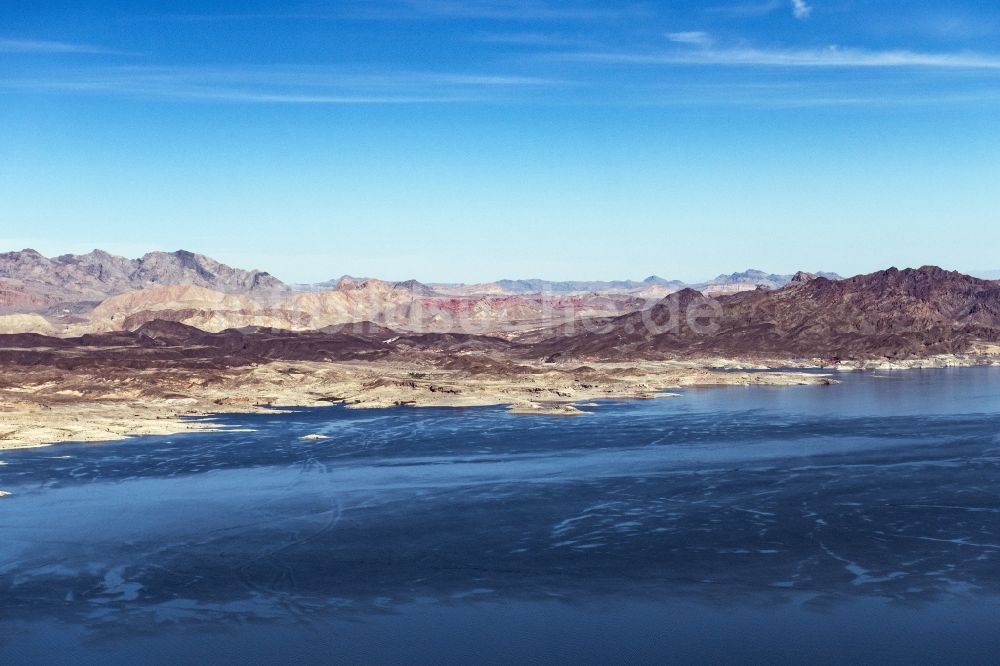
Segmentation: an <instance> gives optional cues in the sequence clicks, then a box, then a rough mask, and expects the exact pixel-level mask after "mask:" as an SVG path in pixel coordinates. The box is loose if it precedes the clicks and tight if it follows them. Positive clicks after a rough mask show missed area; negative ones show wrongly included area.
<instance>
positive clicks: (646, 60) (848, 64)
mask: <svg viewBox="0 0 1000 666" xmlns="http://www.w3.org/2000/svg"><path fill="white" fill-rule="evenodd" d="M554 57H556V58H558V59H567V60H577V61H590V62H605V63H612V64H634V65H747V66H749V65H758V66H769V67H815V68H823V67H827V68H836V67H839V68H876V67H922V68H938V69H986V70H994V69H1000V55H993V54H981V53H971V52H960V53H923V52H919V51H905V50H893V51H869V50H864V49H851V48H839V47H836V46H831V47H828V48H825V49H754V48H725V49H683V50H677V51H670V52H645V53H628V52H577V53H564V54H559V55H556V56H554Z"/></svg>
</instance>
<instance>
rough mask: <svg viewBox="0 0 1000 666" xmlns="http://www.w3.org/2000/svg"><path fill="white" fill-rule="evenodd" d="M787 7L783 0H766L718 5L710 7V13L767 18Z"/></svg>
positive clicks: (735, 16) (734, 16) (733, 16)
mask: <svg viewBox="0 0 1000 666" xmlns="http://www.w3.org/2000/svg"><path fill="white" fill-rule="evenodd" d="M786 6H787V5H786V4H785V3H784V2H783V0H766V1H765V2H754V3H745V4H735V5H728V4H727V5H718V6H716V7H710V8H709V9H708V11H709V12H711V13H713V14H718V15H719V16H727V17H731V18H744V17H753V16H765V15H767V14H770V13H772V12H775V11H777V10H779V9H781V8H782V7H786Z"/></svg>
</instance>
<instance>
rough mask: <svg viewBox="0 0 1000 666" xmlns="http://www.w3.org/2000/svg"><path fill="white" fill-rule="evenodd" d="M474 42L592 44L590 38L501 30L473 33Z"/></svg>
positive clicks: (535, 44) (516, 44) (537, 44)
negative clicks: (499, 31)
mask: <svg viewBox="0 0 1000 666" xmlns="http://www.w3.org/2000/svg"><path fill="white" fill-rule="evenodd" d="M470 39H471V40H472V41H474V42H482V43H484V44H509V45H513V46H547V47H554V46H578V47H579V46H594V45H595V43H594V42H593V41H590V40H586V39H580V38H576V37H567V36H565V35H557V34H549V33H543V32H506V33H504V32H501V33H484V34H479V35H473V36H472V37H471V38H470Z"/></svg>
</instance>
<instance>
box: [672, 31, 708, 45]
mask: <svg viewBox="0 0 1000 666" xmlns="http://www.w3.org/2000/svg"><path fill="white" fill-rule="evenodd" d="M667 39H669V40H670V41H672V42H674V43H675V44H693V45H695V46H708V45H710V44H711V43H712V41H713V40H712V36H711V35H709V34H708V33H707V32H701V31H688V32H668V33H667Z"/></svg>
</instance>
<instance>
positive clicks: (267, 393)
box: [0, 361, 836, 449]
mask: <svg viewBox="0 0 1000 666" xmlns="http://www.w3.org/2000/svg"><path fill="white" fill-rule="evenodd" d="M835 381H836V379H834V378H832V376H831V375H829V374H818V373H815V372H809V373H805V372H796V371H780V372H766V373H762V372H755V371H740V370H727V371H720V370H713V369H710V368H709V367H708V366H707V365H699V364H692V363H690V362H680V361H645V362H636V363H591V364H588V365H586V366H584V365H580V364H559V365H556V364H545V363H538V364H526V365H521V366H518V369H517V370H514V371H512V370H511V369H509V368H503V369H501V370H493V371H488V370H487V371H479V372H468V371H464V370H447V369H441V368H435V367H429V366H427V365H426V364H400V363H365V362H342V363H332V362H331V363H324V362H284V361H282V362H274V363H265V364H260V365H254V366H250V367H239V368H229V369H224V370H215V371H212V372H210V373H206V372H204V371H199V370H195V369H176V368H171V369H148V370H139V371H129V372H127V373H113V372H111V373H109V372H106V371H105V372H101V371H100V370H97V369H95V370H92V371H82V372H75V373H73V375H72V376H66V375H63V376H54V373H53V372H52V371H51V370H48V369H44V368H40V369H34V370H32V369H30V368H25V369H23V370H22V372H21V373H20V376H19V378H18V383H17V385H16V386H4V387H0V414H2V416H3V420H2V425H0V449H12V448H22V447H32V446H44V445H47V444H55V443H60V442H97V441H110V440H117V439H122V438H126V437H133V436H142V435H170V434H175V433H183V432H199V431H202V432H204V431H219V430H222V429H224V428H225V426H223V425H222V424H221V423H220V421H219V418H220V415H224V414H227V413H252V412H267V411H269V410H271V409H273V408H278V407H282V408H284V407H304V406H310V407H315V406H323V405H330V404H344V405H345V406H346V407H348V408H352V409H374V408H385V407H397V406H412V407H480V406H490V405H507V406H508V407H509V409H510V411H511V413H514V414H526V415H531V414H539V415H542V414H544V415H552V414H558V415H579V414H585V413H586V411H590V410H593V409H595V407H594V406H593V405H594V402H593V401H595V400H602V399H648V398H653V397H657V396H658V395H663V394H662V392H663V391H666V390H668V389H675V388H680V387H692V386H748V385H781V386H790V385H821V384H828V383H831V382H835ZM584 405H587V406H584ZM596 408H599V407H596Z"/></svg>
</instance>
